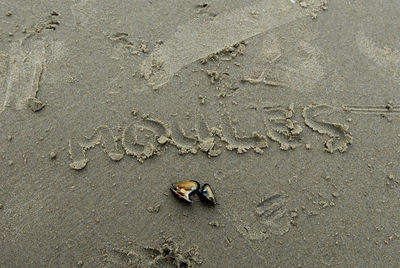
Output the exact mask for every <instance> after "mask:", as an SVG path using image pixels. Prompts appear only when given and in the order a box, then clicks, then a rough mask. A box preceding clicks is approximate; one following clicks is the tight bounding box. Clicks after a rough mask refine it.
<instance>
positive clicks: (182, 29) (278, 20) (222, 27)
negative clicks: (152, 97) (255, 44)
mask: <svg viewBox="0 0 400 268" xmlns="http://www.w3.org/2000/svg"><path fill="white" fill-rule="evenodd" d="M254 11H257V16H252V15H251V14H253V13H254ZM304 16H306V14H305V12H303V11H302V10H301V9H299V8H298V7H296V6H295V5H292V4H291V3H290V2H288V1H273V0H262V1H260V2H259V3H258V4H255V5H251V6H246V7H243V8H238V9H234V10H232V11H230V12H227V13H223V14H219V15H217V16H216V17H215V18H213V20H207V21H204V20H202V19H194V20H192V21H189V22H188V23H186V24H183V25H181V26H179V27H178V28H177V30H176V32H175V34H174V35H173V36H172V37H171V39H169V40H167V41H166V42H165V43H164V44H163V45H162V46H160V47H159V48H157V49H156V50H155V51H154V52H153V53H152V54H151V55H150V56H149V57H148V58H146V59H145V60H144V61H143V62H142V65H141V71H142V75H143V77H144V78H145V79H146V80H148V84H149V85H151V86H152V87H153V88H154V89H158V88H160V87H161V86H162V85H163V84H165V83H167V82H168V81H169V79H170V78H171V77H172V76H173V75H174V74H175V73H177V72H178V71H179V70H180V69H182V68H183V67H184V66H186V65H188V64H190V63H192V62H194V61H196V60H199V59H202V58H206V57H207V56H208V55H210V54H213V53H217V52H218V51H221V50H223V49H224V48H225V47H227V46H231V45H233V44H236V43H238V42H240V41H242V40H246V39H248V38H251V37H253V36H256V35H258V34H261V33H265V32H267V31H269V30H271V29H273V28H276V27H279V26H281V25H284V24H287V23H289V22H292V21H295V20H297V19H299V18H302V17H304Z"/></svg>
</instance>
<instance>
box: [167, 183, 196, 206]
mask: <svg viewBox="0 0 400 268" xmlns="http://www.w3.org/2000/svg"><path fill="white" fill-rule="evenodd" d="M198 189H199V183H198V182H197V181H181V182H177V183H174V184H172V187H171V191H172V192H173V193H174V194H175V195H176V196H177V197H178V198H181V199H183V200H185V201H187V202H190V203H191V202H192V200H191V199H190V195H191V194H192V193H193V192H195V191H197V190H198Z"/></svg>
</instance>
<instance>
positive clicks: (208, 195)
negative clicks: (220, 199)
mask: <svg viewBox="0 0 400 268" xmlns="http://www.w3.org/2000/svg"><path fill="white" fill-rule="evenodd" d="M198 195H199V198H200V199H201V200H202V201H203V202H205V203H207V204H209V205H211V206H214V205H217V204H218V203H217V201H216V200H215V196H214V192H213V191H212V189H211V186H210V185H209V184H207V183H206V184H204V185H203V187H201V190H200V191H199V192H198Z"/></svg>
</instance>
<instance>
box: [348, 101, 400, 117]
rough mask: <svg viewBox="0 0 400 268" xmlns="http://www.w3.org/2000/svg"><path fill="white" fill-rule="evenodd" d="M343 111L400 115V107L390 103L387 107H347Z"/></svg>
mask: <svg viewBox="0 0 400 268" xmlns="http://www.w3.org/2000/svg"><path fill="white" fill-rule="evenodd" d="M343 109H344V110H345V111H349V112H352V113H356V114H386V115H387V114H400V106H394V105H392V104H391V103H390V102H389V103H388V104H386V105H345V106H343Z"/></svg>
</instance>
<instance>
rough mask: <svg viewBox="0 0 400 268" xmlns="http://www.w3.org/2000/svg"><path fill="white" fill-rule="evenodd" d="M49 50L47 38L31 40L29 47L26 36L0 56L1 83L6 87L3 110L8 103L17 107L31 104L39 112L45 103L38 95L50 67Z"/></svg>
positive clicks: (1, 92) (1, 94) (1, 95)
mask: <svg viewBox="0 0 400 268" xmlns="http://www.w3.org/2000/svg"><path fill="white" fill-rule="evenodd" d="M45 53H46V51H45V44H44V42H43V41H40V40H35V41H32V42H29V43H28V46H27V47H26V48H25V46H23V40H20V41H18V42H14V43H12V45H11V49H10V53H9V54H8V55H6V54H2V55H1V56H0V61H1V63H0V64H1V67H0V68H1V74H0V75H1V78H0V82H2V84H1V85H0V86H2V87H4V88H3V89H2V90H0V102H1V103H0V105H1V107H0V113H2V112H3V111H4V110H5V109H6V108H7V107H15V108H16V109H17V110H22V109H24V108H26V107H29V108H30V109H31V110H32V111H35V112H36V111H39V110H41V109H42V108H43V107H44V104H43V103H42V102H41V101H40V100H38V99H37V94H38V91H39V88H40V80H41V78H42V75H43V72H44V71H45V68H46V58H45ZM7 60H8V63H6V62H7ZM6 66H7V67H6ZM6 73H7V74H6Z"/></svg>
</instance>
